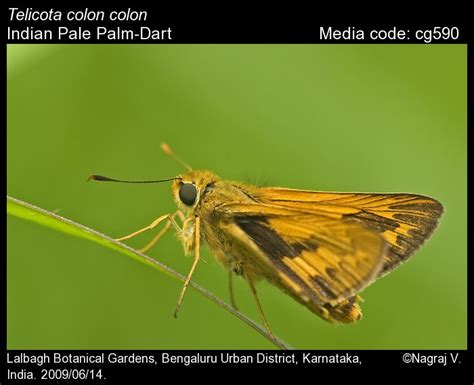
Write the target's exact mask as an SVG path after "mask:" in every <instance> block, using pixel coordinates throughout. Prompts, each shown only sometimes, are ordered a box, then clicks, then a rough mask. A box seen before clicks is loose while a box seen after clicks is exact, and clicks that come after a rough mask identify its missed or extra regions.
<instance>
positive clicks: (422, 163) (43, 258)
mask: <svg viewBox="0 0 474 385" xmlns="http://www.w3.org/2000/svg"><path fill="white" fill-rule="evenodd" d="M7 53H8V56H7V58H8V84H7V98H8V99H7V102H8V104H7V106H8V107H7V108H8V109H7V112H8V116H7V124H8V132H7V134H8V137H7V140H8V142H7V160H8V164H7V172H8V174H7V191H8V194H9V195H11V196H14V197H16V198H19V199H23V200H26V201H29V202H31V203H33V204H35V205H39V206H41V207H44V208H46V209H49V210H53V211H54V210H56V211H57V212H58V213H59V214H61V215H63V216H65V217H67V218H71V219H73V220H75V221H77V222H79V223H82V224H84V225H86V226H89V227H92V228H95V229H97V230H99V231H102V232H104V233H106V234H109V235H111V236H113V237H118V236H122V235H124V234H128V233H130V232H132V231H134V230H136V229H138V228H141V227H143V226H145V225H147V224H149V223H150V222H151V221H152V220H153V219H155V218H157V217H158V216H160V215H162V214H164V213H169V212H171V210H173V208H174V203H173V200H172V197H171V193H170V189H169V188H170V185H169V184H161V185H160V184H157V185H119V184H101V183H86V178H87V176H88V175H90V174H92V173H102V174H104V175H108V176H111V177H116V178H128V179H155V178H166V177H171V176H174V175H175V174H177V173H179V172H181V171H183V170H182V168H181V167H180V166H179V165H178V164H177V163H175V162H174V161H173V160H172V159H170V158H169V157H167V156H165V155H164V154H163V153H162V152H161V151H160V149H159V145H160V142H161V141H164V140H166V141H168V142H169V144H170V145H171V146H172V147H173V148H174V149H175V150H176V152H177V153H178V154H180V155H181V156H182V157H183V158H184V159H185V160H186V161H187V162H188V163H190V164H191V165H192V166H193V167H194V168H196V169H199V168H208V169H211V170H213V171H215V172H216V173H217V174H218V175H220V176H221V177H224V178H226V179H231V180H232V179H234V180H240V181H246V182H249V183H255V184H259V183H261V184H266V185H276V186H285V187H293V188H303V189H313V190H329V191H331V190H332V191H370V192H415V193H420V194H427V195H431V196H433V197H435V198H437V199H439V200H440V201H441V202H442V203H443V204H444V205H445V207H446V213H445V215H444V216H443V218H442V221H441V225H440V227H439V229H438V230H437V231H436V232H435V234H434V236H433V237H432V239H431V240H430V241H429V242H428V243H427V244H426V245H425V246H424V247H423V248H422V249H421V250H420V251H419V252H418V253H417V254H416V255H415V257H414V258H413V259H412V260H411V261H409V262H408V263H406V264H405V265H403V266H401V267H400V268H399V269H397V270H396V271H394V272H392V273H391V274H390V275H388V276H387V277H385V278H383V279H381V280H379V281H377V282H376V283H374V284H373V285H372V286H370V287H369V288H367V289H366V290H365V291H364V292H363V293H362V296H363V297H364V299H365V302H364V303H363V304H362V307H363V313H364V318H363V320H362V321H360V322H358V323H357V324H353V325H340V326H333V325H330V324H327V323H325V322H324V321H322V320H320V319H319V318H318V317H316V316H315V315H314V314H312V313H311V312H309V311H308V310H307V309H306V308H304V307H302V306H300V305H299V304H297V303H296V302H295V301H293V300H292V299H291V298H290V297H288V296H286V295H284V294H282V293H281V292H279V291H278V290H277V289H276V288H274V287H272V286H270V285H268V284H265V283H264V284H261V285H260V286H259V291H260V297H261V300H262V302H263V305H264V309H265V311H266V314H267V318H268V319H269V321H270V324H271V326H272V328H273V331H274V332H275V334H276V335H278V336H279V337H281V338H282V339H284V340H285V341H287V342H288V343H289V344H291V345H293V346H294V347H296V348H305V349H311V348H313V349H373V348H378V349H463V348H466V334H467V333H466V312H467V309H466V299H467V292H466V291H467V283H466V274H467V270H466V262H467V261H466V257H467V250H466V243H467V239H466V237H467V231H466V229H467V228H466V221H467V210H466V208H467V196H466V188H467V186H466V181H467V168H466V159H467V158H466V131H467V130H466V46H465V45H385V46H382V45H365V46H364V45H163V46H158V45H68V46H66V45H64V46H62V45H50V46H49V45H34V46H33V45H10V46H9V47H8V52H7ZM7 223H8V229H7V230H8V244H7V250H8V272H7V274H8V283H7V284H8V297H7V311H8V315H7V322H8V325H7V330H8V341H7V345H8V348H9V349H29V348H35V349H101V348H103V349H105V348H107V349H140V348H143V349H172V348H175V349H185V348H193V349H194V348H203V349H206V348H211V349H221V348H222V349H224V348H229V349H244V348H249V349H254V348H255V349H257V348H258V349H265V348H273V345H271V344H270V343H269V342H268V341H266V340H265V339H264V338H262V337H261V336H260V335H258V334H257V333H256V332H255V331H254V330H252V329H250V328H249V327H247V326H246V325H244V324H243V323H242V322H240V321H238V320H237V319H236V318H234V317H233V316H231V315H230V314H228V313H227V312H225V311H223V310H222V309H221V308H219V307H218V306H216V305H215V304H213V303H211V302H209V301H208V300H206V299H205V298H204V297H202V296H200V295H199V294H197V293H196V292H194V291H193V290H189V291H188V293H187V295H186V297H185V300H184V304H183V307H182V310H181V313H180V315H179V317H178V319H174V318H173V316H172V313H173V310H174V306H175V304H176V301H177V298H178V295H179V292H180V289H181V284H180V283H179V282H178V281H175V280H172V279H170V278H169V277H167V276H165V275H163V274H160V273H159V272H157V271H155V270H154V269H151V268H149V267H147V266H144V265H142V264H139V263H137V262H135V261H134V260H132V259H130V258H127V257H125V256H123V255H121V254H118V253H115V252H113V251H111V250H107V249H104V248H102V247H99V246H97V245H95V244H92V243H89V242H86V241H83V240H80V239H76V238H71V237H69V236H67V235H64V234H62V233H57V232H54V231H52V230H50V229H48V228H44V227H40V226H38V225H35V224H32V223H29V222H25V221H22V220H20V219H17V218H13V217H9V218H8V220H7ZM154 234H155V232H154V233H153V234H146V235H145V234H144V235H142V236H140V237H138V238H136V239H133V240H130V241H129V244H130V245H132V246H135V247H141V246H143V245H144V244H146V243H147V241H148V240H149V239H151V237H153V235H154ZM150 254H151V255H152V256H154V257H156V258H157V259H159V260H160V261H162V262H164V263H166V264H168V265H169V266H171V267H173V268H174V269H176V270H178V271H180V272H182V273H184V274H185V273H187V272H188V270H189V268H190V265H191V261H192V260H191V258H189V257H188V258H187V257H184V256H183V251H182V247H181V245H180V244H179V242H178V241H177V239H176V237H175V236H174V235H173V234H171V233H170V234H168V235H167V236H165V238H164V239H163V240H162V241H160V243H159V244H158V245H157V246H156V247H155V248H154V249H153V250H152V251H151V252H150ZM204 256H205V259H206V261H207V262H208V263H201V264H200V265H199V266H198V269H197V271H196V273H195V275H194V279H195V281H197V282H199V283H201V284H202V285H203V286H204V287H206V288H207V289H209V290H211V291H212V292H213V293H215V294H216V295H218V296H220V297H222V298H224V299H225V300H228V293H227V273H226V272H225V271H224V269H223V268H222V267H221V266H220V265H218V264H217V263H216V262H215V261H214V260H213V258H212V256H210V255H209V253H208V252H207V250H205V251H204ZM236 295H237V300H238V304H239V306H240V309H241V310H242V311H243V312H244V313H246V314H247V315H249V316H251V317H252V318H254V319H255V320H259V318H258V313H257V310H256V307H255V304H254V302H253V299H252V297H251V294H250V292H249V290H248V288H247V284H246V283H245V282H244V281H240V280H237V281H236Z"/></svg>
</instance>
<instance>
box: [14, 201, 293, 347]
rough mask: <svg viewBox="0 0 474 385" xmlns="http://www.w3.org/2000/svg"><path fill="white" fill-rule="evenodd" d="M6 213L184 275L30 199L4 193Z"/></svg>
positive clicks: (223, 304) (277, 342) (279, 344)
mask: <svg viewBox="0 0 474 385" xmlns="http://www.w3.org/2000/svg"><path fill="white" fill-rule="evenodd" d="M7 213H8V214H9V215H13V216H15V217H18V218H21V219H25V220H27V221H31V222H34V223H37V224H39V225H42V226H46V227H49V228H52V229H54V230H56V231H61V232H63V233H66V234H68V235H71V236H74V237H78V238H83V239H86V240H88V241H91V242H95V243H97V244H99V245H101V246H103V247H107V248H109V249H112V250H115V251H118V252H119V253H121V254H124V255H126V256H128V257H130V258H133V259H134V260H136V261H138V262H141V263H144V264H145V265H148V266H150V267H153V268H155V269H157V270H158V271H160V272H161V273H165V274H166V275H168V276H169V277H172V278H174V279H178V280H180V281H183V282H184V281H185V279H186V277H185V276H184V275H182V274H180V273H178V272H177V271H174V270H173V269H171V268H170V267H168V266H166V265H165V264H163V263H161V262H159V261H157V260H156V259H154V258H151V257H149V256H148V255H145V254H142V253H140V252H139V251H138V250H136V249H133V248H131V247H130V246H127V245H126V244H124V243H121V242H118V241H116V240H115V239H113V238H111V237H109V236H107V235H105V234H102V233H100V232H98V231H96V230H93V229H91V228H89V227H86V226H84V225H81V224H79V223H76V222H74V221H72V220H70V219H67V218H64V217H62V216H60V215H57V214H55V213H52V212H50V211H48V210H45V209H42V208H40V207H37V206H34V205H32V204H30V203H27V202H24V201H21V200H19V199H16V198H12V197H9V196H7ZM189 286H190V287H192V288H193V289H195V290H196V291H197V292H198V293H200V294H201V295H203V296H204V297H206V298H207V299H209V300H211V301H212V302H214V303H215V304H217V305H219V306H220V307H221V308H222V309H224V310H226V311H228V312H229V313H231V314H232V315H234V316H235V317H237V318H238V319H240V320H241V321H243V322H244V323H245V324H247V325H248V326H250V327H251V328H253V329H254V330H256V331H257V332H258V333H260V334H261V335H262V336H264V337H265V338H266V339H268V340H269V341H270V342H272V343H273V344H274V345H276V346H277V347H279V348H280V349H291V347H290V346H288V345H287V344H286V343H284V342H283V341H282V340H280V339H279V338H276V337H274V336H272V335H271V334H270V333H269V332H268V331H267V330H266V329H265V328H263V327H262V326H260V325H258V324H257V323H256V322H254V321H253V320H251V319H250V318H248V317H247V316H245V315H244V314H242V313H241V312H239V311H238V310H236V309H235V308H233V307H232V306H230V305H229V304H227V303H226V302H224V301H223V300H222V299H220V298H218V297H216V296H215V295H214V294H212V293H211V292H210V291H208V290H206V289H204V288H203V287H202V286H200V285H199V284H197V283H195V282H193V281H191V282H190V284H189Z"/></svg>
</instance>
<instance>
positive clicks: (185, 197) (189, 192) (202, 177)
mask: <svg viewBox="0 0 474 385" xmlns="http://www.w3.org/2000/svg"><path fill="white" fill-rule="evenodd" d="M219 180H220V178H219V177H218V176H217V175H215V174H214V173H212V172H210V171H199V170H192V171H189V172H187V173H185V174H182V175H178V176H177V177H176V179H174V181H173V185H172V187H171V190H172V192H173V196H174V200H175V201H176V204H177V205H178V207H179V208H180V209H184V210H185V209H192V208H194V207H196V206H197V204H198V203H199V201H200V199H201V197H202V196H203V195H204V194H205V193H207V192H209V191H211V190H212V189H213V186H214V184H215V183H216V182H217V181H219Z"/></svg>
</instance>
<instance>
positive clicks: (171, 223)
mask: <svg viewBox="0 0 474 385" xmlns="http://www.w3.org/2000/svg"><path fill="white" fill-rule="evenodd" d="M178 213H181V211H176V212H175V213H173V214H171V215H170V216H169V218H168V222H166V225H165V227H163V228H162V229H161V230H160V232H159V233H158V234H157V235H156V236H155V238H153V239H152V240H151V241H150V242H149V243H147V244H146V246H145V247H143V248H141V249H140V250H139V251H140V253H146V252H147V251H148V250H150V249H151V248H152V247H153V246H154V245H155V243H156V242H158V241H159V240H160V238H161V237H162V236H163V235H164V234H165V233H166V232H167V231H168V230H169V229H170V228H171V226H174V228H175V229H176V231H177V232H178V234H179V233H181V228H180V227H179V225H178V224H177V223H176V220H175V219H174V218H175V216H177V215H179V214H178ZM181 214H182V213H181Z"/></svg>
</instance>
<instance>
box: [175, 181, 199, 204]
mask: <svg viewBox="0 0 474 385" xmlns="http://www.w3.org/2000/svg"><path fill="white" fill-rule="evenodd" d="M196 197H197V189H196V186H194V185H193V184H192V183H184V184H183V185H182V186H181V188H180V189H179V199H181V202H183V203H184V204H185V205H186V206H192V205H193V204H194V202H195V201H196Z"/></svg>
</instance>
